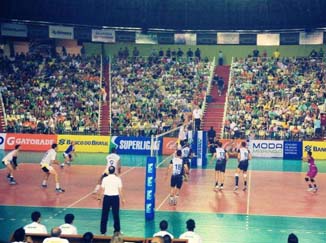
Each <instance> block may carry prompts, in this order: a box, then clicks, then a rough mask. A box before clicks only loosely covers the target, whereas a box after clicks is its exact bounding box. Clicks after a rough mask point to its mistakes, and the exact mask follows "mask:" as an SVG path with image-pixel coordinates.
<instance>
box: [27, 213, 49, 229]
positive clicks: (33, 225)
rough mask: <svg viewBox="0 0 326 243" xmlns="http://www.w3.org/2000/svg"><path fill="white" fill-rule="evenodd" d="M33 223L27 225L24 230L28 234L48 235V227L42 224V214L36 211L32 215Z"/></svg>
mask: <svg viewBox="0 0 326 243" xmlns="http://www.w3.org/2000/svg"><path fill="white" fill-rule="evenodd" d="M31 219H32V221H33V222H32V223H30V224H28V225H25V226H24V230H25V233H26V234H31V233H32V234H47V233H48V231H47V230H46V227H45V226H44V225H43V224H41V223H40V222H41V213H40V212H38V211H35V212H33V213H32V214H31Z"/></svg>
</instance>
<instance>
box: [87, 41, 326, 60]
mask: <svg viewBox="0 0 326 243" xmlns="http://www.w3.org/2000/svg"><path fill="white" fill-rule="evenodd" d="M84 46H85V49H86V53H87V54H88V55H94V54H95V55H96V54H100V53H101V44H97V43H84ZM104 46H105V51H106V53H107V54H108V55H110V56H113V55H116V54H117V53H118V51H119V49H120V48H123V49H124V48H125V47H126V46H127V47H128V48H129V54H130V55H131V54H132V50H133V48H134V46H137V48H138V49H139V51H140V55H142V56H148V55H149V54H150V53H151V51H152V49H153V48H156V49H158V50H159V49H161V48H162V49H163V50H164V51H165V50H166V49H168V48H170V49H171V50H173V49H175V50H177V49H178V48H181V49H182V50H183V52H184V53H186V52H187V50H188V49H189V48H191V49H192V50H193V51H195V50H196V49H197V47H198V48H199V49H200V50H201V56H202V57H205V56H207V57H209V58H210V59H212V58H213V57H214V56H215V57H216V60H217V55H218V52H219V51H220V50H221V51H222V52H223V54H224V62H225V63H226V64H230V63H231V60H232V57H246V56H248V55H249V54H252V51H253V50H254V49H255V48H257V49H258V50H259V51H260V53H263V51H264V50H266V51H267V54H268V56H272V54H273V52H274V51H275V50H276V49H278V50H279V51H280V52H281V56H288V57H293V56H308V55H309V54H310V52H311V50H312V49H315V50H316V51H317V52H318V51H319V49H320V48H323V49H324V52H325V53H326V49H325V48H326V45H283V46H244V45H197V46H187V45H146V44H138V45H137V44H129V43H117V44H104Z"/></svg>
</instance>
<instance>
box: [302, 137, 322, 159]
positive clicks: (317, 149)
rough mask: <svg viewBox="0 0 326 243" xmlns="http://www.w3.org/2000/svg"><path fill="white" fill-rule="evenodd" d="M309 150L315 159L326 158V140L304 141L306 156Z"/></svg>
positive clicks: (303, 149) (303, 151)
mask: <svg viewBox="0 0 326 243" xmlns="http://www.w3.org/2000/svg"><path fill="white" fill-rule="evenodd" d="M308 151H311V152H312V157H314V158H315V159H326V142H317V141H303V146H302V156H303V157H306V156H307V152H308Z"/></svg>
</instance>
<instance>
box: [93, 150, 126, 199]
mask: <svg viewBox="0 0 326 243" xmlns="http://www.w3.org/2000/svg"><path fill="white" fill-rule="evenodd" d="M116 152H117V150H116V148H112V149H111V153H110V154H109V155H108V156H106V162H107V164H106V168H105V170H104V171H103V174H102V175H101V177H100V178H99V180H98V182H97V185H96V187H95V189H94V191H93V193H94V194H96V193H98V191H99V189H100V187H101V184H102V180H103V178H104V177H106V176H108V174H109V167H110V166H114V168H115V171H117V173H116V174H117V175H118V174H120V173H121V162H120V156H119V155H118V154H117V153H116Z"/></svg>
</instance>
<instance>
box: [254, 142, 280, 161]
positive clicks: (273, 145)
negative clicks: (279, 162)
mask: <svg viewBox="0 0 326 243" xmlns="http://www.w3.org/2000/svg"><path fill="white" fill-rule="evenodd" d="M248 148H249V151H250V152H251V154H252V156H254V157H267V158H282V157H283V141H276V140H251V141H250V142H249V146H248Z"/></svg>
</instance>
